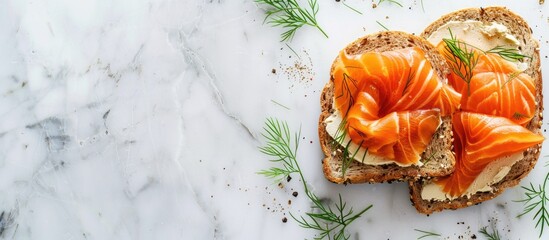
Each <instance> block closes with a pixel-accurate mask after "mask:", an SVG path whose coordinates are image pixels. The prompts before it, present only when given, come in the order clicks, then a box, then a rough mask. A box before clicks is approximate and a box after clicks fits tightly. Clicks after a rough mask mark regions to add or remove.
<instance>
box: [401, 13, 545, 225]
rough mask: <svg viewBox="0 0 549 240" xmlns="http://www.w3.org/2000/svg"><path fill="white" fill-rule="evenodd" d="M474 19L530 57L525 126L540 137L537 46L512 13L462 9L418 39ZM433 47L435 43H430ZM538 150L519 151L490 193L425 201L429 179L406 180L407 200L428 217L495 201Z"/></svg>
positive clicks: (524, 171)
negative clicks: (530, 97) (506, 35)
mask: <svg viewBox="0 0 549 240" xmlns="http://www.w3.org/2000/svg"><path fill="white" fill-rule="evenodd" d="M466 20H477V21H481V22H483V23H490V22H496V23H499V24H502V25H504V26H506V27H507V28H508V30H509V31H510V33H511V34H512V35H513V36H515V37H516V38H517V40H518V42H519V50H521V51H522V54H524V55H527V56H530V57H531V58H528V59H526V60H525V61H528V63H529V65H528V68H527V69H526V70H525V73H527V74H528V75H530V76H531V77H532V79H534V81H535V85H536V103H537V105H536V111H535V115H534V117H533V118H532V120H531V121H530V123H529V124H528V125H527V126H526V128H527V129H529V130H530V131H532V132H534V133H536V134H540V135H541V124H542V112H543V95H542V79H541V68H540V58H539V44H538V42H537V41H536V40H535V39H533V38H532V30H531V28H530V27H529V26H528V24H527V23H526V22H525V21H524V19H522V18H521V17H519V16H518V15H516V14H514V13H513V12H511V11H509V10H508V9H506V8H503V7H488V8H470V9H463V10H460V11H457V12H453V13H450V14H448V15H445V16H443V17H441V18H440V19H439V20H437V21H435V22H433V23H432V24H431V25H430V26H428V27H427V28H426V29H425V31H424V32H423V33H422V34H421V36H422V37H424V38H426V39H427V38H428V37H429V36H430V35H431V34H433V32H434V31H436V30H437V29H438V28H439V27H440V26H442V25H444V24H445V23H447V22H449V21H466ZM434 44H436V43H434ZM540 150H541V144H538V145H535V146H533V147H530V148H528V149H527V150H525V151H524V152H523V157H522V159H520V160H519V161H518V162H516V163H515V164H514V165H513V166H512V168H511V170H510V171H509V173H508V174H507V175H506V176H505V177H504V178H503V179H502V180H501V181H499V182H497V183H495V184H492V185H491V187H492V189H493V190H492V191H490V192H477V193H476V194H473V195H471V196H469V197H467V196H463V197H460V198H456V199H454V200H446V201H434V200H425V199H422V197H421V192H422V190H423V187H424V186H425V184H427V183H428V182H430V181H431V180H429V179H422V180H420V181H410V182H409V186H410V195H411V196H410V198H411V201H412V204H413V205H414V206H415V208H416V209H417V210H418V212H421V213H425V214H430V213H432V212H436V211H442V210H444V209H458V208H463V207H467V206H471V205H474V204H479V203H481V202H483V201H486V200H489V199H492V198H495V197H496V196H498V195H499V194H501V193H502V192H503V191H504V190H505V189H506V188H509V187H513V186H516V185H517V184H519V182H520V180H521V179H523V178H524V177H525V176H526V175H528V173H529V172H530V171H531V170H532V169H533V168H534V166H535V164H536V162H537V160H538V158H539V155H540Z"/></svg>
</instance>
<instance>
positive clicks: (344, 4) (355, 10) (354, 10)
mask: <svg viewBox="0 0 549 240" xmlns="http://www.w3.org/2000/svg"><path fill="white" fill-rule="evenodd" d="M341 3H343V6H345V7H347V8H348V9H351V10H352V11H353V12H356V13H358V14H360V15H362V12H361V11H358V10H357V9H356V8H354V7H351V6H349V5H348V4H347V3H345V1H342V2H341Z"/></svg>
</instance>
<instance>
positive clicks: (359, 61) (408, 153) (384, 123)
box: [332, 47, 461, 165]
mask: <svg viewBox="0 0 549 240" xmlns="http://www.w3.org/2000/svg"><path fill="white" fill-rule="evenodd" d="M332 78H333V82H334V92H335V106H336V108H337V109H338V110H339V111H340V112H341V113H342V114H343V116H344V118H345V119H346V120H347V126H346V129H347V131H348V133H349V136H350V137H351V139H352V141H353V142H355V143H356V144H359V145H361V146H362V147H364V148H367V149H368V151H369V152H370V153H373V154H376V155H379V156H383V157H386V158H389V159H392V160H395V162H397V163H399V164H400V165H411V164H417V163H418V162H419V159H420V154H421V153H422V152H423V151H425V148H426V147H427V145H428V144H429V142H430V140H431V137H432V135H433V134H434V133H435V131H436V129H437V128H438V126H439V125H440V122H441V120H440V116H441V115H442V116H448V115H450V114H451V113H453V112H454V111H456V110H457V108H458V105H459V101H460V99H461V96H460V94H459V93H458V92H457V91H454V90H453V89H452V88H451V87H450V86H449V85H446V84H444V83H443V82H442V81H441V80H440V79H439V77H438V75H437V73H436V72H435V70H434V69H433V67H432V66H431V63H430V62H429V61H428V60H427V59H426V58H425V53H424V52H423V51H422V50H421V49H420V48H418V47H410V48H404V49H399V50H394V51H386V52H367V53H363V54H360V55H352V56H351V55H347V53H346V52H345V50H343V51H341V52H340V54H339V58H338V60H337V61H336V62H335V64H334V68H333V71H332Z"/></svg>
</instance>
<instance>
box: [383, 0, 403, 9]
mask: <svg viewBox="0 0 549 240" xmlns="http://www.w3.org/2000/svg"><path fill="white" fill-rule="evenodd" d="M382 2H390V3H394V4H396V5H398V6H400V7H403V6H402V4H401V3H399V2H398V1H396V0H379V2H377V5H379V4H381V3H382Z"/></svg>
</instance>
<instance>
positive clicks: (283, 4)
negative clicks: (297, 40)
mask: <svg viewBox="0 0 549 240" xmlns="http://www.w3.org/2000/svg"><path fill="white" fill-rule="evenodd" d="M255 2H256V3H258V4H262V5H266V6H268V7H269V9H267V10H266V14H267V15H266V16H265V20H264V22H267V23H269V24H271V25H272V26H275V27H278V26H281V27H282V28H283V29H286V31H285V32H283V33H282V34H281V35H280V37H281V41H291V40H292V39H293V37H294V36H295V33H296V32H297V30H298V29H300V28H301V27H303V26H305V25H308V26H311V27H315V28H317V29H318V30H319V31H320V32H322V34H324V36H325V37H326V38H328V35H327V34H326V32H324V30H322V28H321V27H320V26H319V25H318V22H317V20H316V14H317V13H318V10H319V6H318V3H317V0H308V4H309V6H308V8H304V7H302V6H301V5H299V3H298V2H297V0H255Z"/></svg>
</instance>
